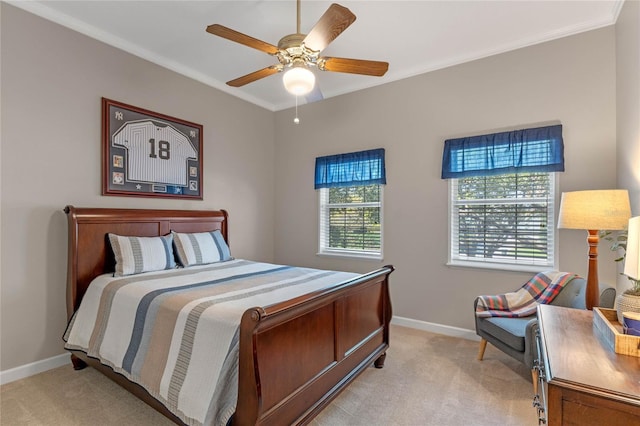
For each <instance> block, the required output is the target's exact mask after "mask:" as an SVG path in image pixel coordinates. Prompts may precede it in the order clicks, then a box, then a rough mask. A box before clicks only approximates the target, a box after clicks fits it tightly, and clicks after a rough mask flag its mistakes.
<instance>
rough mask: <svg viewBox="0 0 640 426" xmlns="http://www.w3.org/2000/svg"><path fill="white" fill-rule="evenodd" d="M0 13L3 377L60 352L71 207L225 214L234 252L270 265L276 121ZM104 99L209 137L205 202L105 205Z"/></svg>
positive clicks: (114, 200) (40, 23)
mask: <svg viewBox="0 0 640 426" xmlns="http://www.w3.org/2000/svg"><path fill="white" fill-rule="evenodd" d="M1 7H2V15H1V19H2V22H1V24H2V27H1V30H2V70H1V76H2V105H1V108H2V133H1V137H2V178H1V179H2V209H1V215H2V227H1V238H2V240H1V243H2V248H3V250H2V276H1V280H2V281H1V282H2V291H1V298H2V299H1V308H0V311H1V314H0V315H1V322H2V328H1V330H0V334H1V336H2V352H1V356H0V358H1V359H2V363H1V365H0V370H3V371H4V370H7V369H10V368H13V367H16V366H20V365H25V364H28V363H31V362H34V361H37V360H42V359H46V358H48V357H51V356H54V355H59V354H61V353H62V352H63V350H62V340H61V336H62V333H63V332H64V328H65V325H66V311H65V309H66V308H65V280H66V259H67V223H66V217H65V215H64V213H63V212H62V209H63V207H64V206H65V205H66V204H73V205H75V206H86V207H88V206H100V207H134V208H178V209H182V208H184V209H218V208H224V209H227V210H228V211H229V215H230V221H229V223H230V239H231V250H232V253H233V254H234V255H235V256H238V257H244V258H249V259H258V260H264V261H273V240H274V233H273V223H274V216H273V215H274V211H275V206H274V195H275V194H274V186H273V185H274V174H273V163H274V161H275V159H274V149H275V148H274V135H275V128H274V124H275V123H274V117H273V112H271V111H268V110H265V109H263V108H260V107H256V106H255V105H252V104H250V103H247V102H245V101H241V100H239V99H237V98H235V97H233V96H229V95H227V94H224V93H222V92H220V91H218V90H215V89H212V88H210V87H208V86H205V85H203V84H201V83H198V82H195V81H193V80H191V79H189V78H186V77H183V76H180V75H178V74H176V73H174V72H172V71H169V70H167V69H164V68H161V67H159V66H157V65H154V64H152V63H150V62H147V61H145V60H142V59H140V58H137V57H135V56H132V55H130V54H127V53H124V52H122V51H120V50H117V49H115V48H112V47H110V46H107V45H105V44H103V43H100V42H98V41H96V40H93V39H91V38H88V37H86V36H84V35H81V34H79V33H76V32H74V31H71V30H69V29H66V28H64V27H62V26H59V25H56V24H54V23H51V22H49V21H46V20H43V19H41V18H38V17H36V16H35V15H32V14H29V13H26V12H24V11H21V10H20V9H17V8H15V7H13V6H9V5H7V4H5V3H2V6H1ZM102 96H104V97H107V98H110V99H114V100H118V101H121V102H125V103H128V104H132V105H136V106H139V107H142V108H145V109H149V110H151V111H157V112H160V113H164V114H167V115H170V116H173V117H178V118H182V119H185V120H189V121H192V122H195V123H199V124H202V125H203V126H204V139H203V140H204V149H203V151H204V157H203V164H204V174H203V176H204V185H203V187H204V200H203V201H183V200H166V199H165V200H155V199H145V198H131V197H103V196H101V195H100V192H101V177H100V164H101V163H100V161H101V157H100V155H101V154H100V153H101V151H100V148H101V139H100V124H101V123H100V117H101V115H100V114H101V111H100V98H101V97H102Z"/></svg>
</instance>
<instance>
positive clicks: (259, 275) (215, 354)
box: [64, 260, 358, 425]
mask: <svg viewBox="0 0 640 426" xmlns="http://www.w3.org/2000/svg"><path fill="white" fill-rule="evenodd" d="M357 276H358V274H354V273H348V272H334V271H323V270H317V269H308V268H296V267H290V266H282V265H273V264H268V263H256V262H251V261H247V260H230V261H227V262H221V263H216V264H212V265H204V266H195V267H190V268H184V269H176V270H171V271H159V272H149V273H144V274H139V275H133V276H127V277H112V276H111V275H110V274H109V275H101V276H99V277H97V278H96V279H95V280H94V281H93V282H92V283H91V285H90V286H89V288H88V290H87V292H86V294H85V295H84V298H83V300H82V304H81V306H80V308H79V309H78V311H77V312H76V313H75V315H74V316H73V318H72V319H71V321H70V323H69V326H68V327H67V331H66V332H65V336H64V339H65V341H66V344H65V347H66V348H67V349H72V350H81V351H84V352H86V353H87V354H88V355H89V356H91V357H95V358H98V359H99V360H100V361H101V362H102V363H103V364H106V365H109V366H110V367H112V368H113V369H114V370H115V371H117V372H119V373H121V374H123V375H124V376H126V377H127V378H128V379H129V380H131V381H133V382H136V383H138V384H140V385H142V386H143V387H144V388H145V389H146V390H147V391H148V392H149V393H150V394H151V395H153V396H154V397H155V398H156V399H158V400H159V401H160V402H162V403H163V404H164V405H165V406H166V407H167V408H168V409H169V410H170V411H171V412H173V413H174V414H176V415H177V416H178V417H179V418H180V419H182V421H184V422H185V423H187V424H190V425H224V424H226V423H227V421H228V420H229V418H230V417H231V415H232V414H233V413H234V411H235V404H236V399H237V389H238V345H239V342H238V337H239V336H238V334H239V325H240V320H241V318H242V314H243V313H244V311H245V310H247V309H249V308H252V307H256V306H268V305H271V304H274V303H277V302H280V301H284V300H288V299H291V298H294V297H298V296H300V295H303V294H306V293H309V292H312V291H315V290H319V289H323V288H327V287H331V286H333V285H335V284H337V283H340V282H343V281H345V280H349V279H352V278H354V277H357Z"/></svg>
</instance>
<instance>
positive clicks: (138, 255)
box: [109, 234, 176, 277]
mask: <svg viewBox="0 0 640 426" xmlns="http://www.w3.org/2000/svg"><path fill="white" fill-rule="evenodd" d="M109 241H110V242H111V249H112V250H113V254H114V256H115V258H116V270H115V272H114V273H113V276H114V277H122V276H125V275H133V274H140V273H142V272H150V271H162V270H163V269H172V268H175V267H176V262H175V260H174V258H173V250H172V247H171V245H172V242H173V235H171V234H169V235H165V236H163V237H123V236H121V235H116V234H109Z"/></svg>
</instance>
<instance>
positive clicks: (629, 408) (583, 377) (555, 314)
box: [534, 305, 640, 426]
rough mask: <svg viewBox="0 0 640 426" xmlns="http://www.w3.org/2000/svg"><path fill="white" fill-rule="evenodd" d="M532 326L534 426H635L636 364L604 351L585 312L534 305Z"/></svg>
mask: <svg viewBox="0 0 640 426" xmlns="http://www.w3.org/2000/svg"><path fill="white" fill-rule="evenodd" d="M538 321H539V335H538V347H539V357H538V360H537V363H536V366H537V368H539V371H540V374H539V380H540V383H539V385H538V389H537V390H538V393H539V395H540V397H539V402H540V410H539V414H540V423H544V422H545V421H546V424H547V425H549V426H557V425H576V426H577V425H580V426H588V425H598V426H617V425H620V426H632V425H633V426H637V425H640V358H639V357H634V356H629V355H619V354H616V353H615V352H614V351H613V350H612V349H610V347H609V346H607V344H606V343H605V342H604V341H602V340H601V338H600V337H599V335H598V334H597V332H596V330H595V329H594V326H593V312H591V311H587V310H580V309H570V308H563V307H558V306H553V305H540V306H539V307H538ZM534 404H535V400H534Z"/></svg>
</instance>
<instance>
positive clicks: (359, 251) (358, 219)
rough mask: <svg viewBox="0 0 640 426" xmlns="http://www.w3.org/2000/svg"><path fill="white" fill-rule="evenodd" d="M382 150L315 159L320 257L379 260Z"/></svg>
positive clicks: (382, 170) (380, 244)
mask: <svg viewBox="0 0 640 426" xmlns="http://www.w3.org/2000/svg"><path fill="white" fill-rule="evenodd" d="M385 183H386V174H385V166H384V149H375V150H369V151H361V152H354V153H348V154H339V155H331V156H326V157H319V158H316V179H315V188H316V189H318V190H319V201H320V202H319V206H320V211H319V218H320V224H319V238H318V240H319V254H322V255H338V256H355V257H364V258H372V259H381V258H382V235H383V232H382V192H383V191H382V187H383V184H385Z"/></svg>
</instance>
